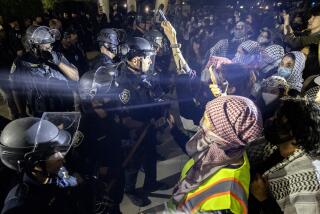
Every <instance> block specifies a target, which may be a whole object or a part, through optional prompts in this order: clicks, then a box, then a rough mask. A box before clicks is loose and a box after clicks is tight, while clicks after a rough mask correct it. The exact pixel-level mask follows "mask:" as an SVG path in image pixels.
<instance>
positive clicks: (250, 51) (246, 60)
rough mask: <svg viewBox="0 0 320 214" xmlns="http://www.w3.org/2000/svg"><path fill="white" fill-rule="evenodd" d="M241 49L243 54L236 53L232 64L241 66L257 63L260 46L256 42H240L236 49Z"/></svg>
mask: <svg viewBox="0 0 320 214" xmlns="http://www.w3.org/2000/svg"><path fill="white" fill-rule="evenodd" d="M239 48H242V50H243V51H244V52H245V53H239V52H237V53H236V55H235V56H234V58H233V59H232V62H233V63H239V64H242V65H250V64H252V63H254V62H257V61H258V60H259V58H260V54H261V50H262V48H261V46H260V45H259V43H258V42H256V41H252V40H247V41H245V42H242V43H241V44H240V45H239V47H238V49H239Z"/></svg>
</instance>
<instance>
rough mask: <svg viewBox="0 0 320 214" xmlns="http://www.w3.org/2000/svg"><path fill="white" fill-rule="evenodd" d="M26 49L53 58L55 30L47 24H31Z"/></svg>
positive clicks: (39, 55) (37, 54)
mask: <svg viewBox="0 0 320 214" xmlns="http://www.w3.org/2000/svg"><path fill="white" fill-rule="evenodd" d="M25 40H26V49H27V50H29V51H31V53H33V54H34V55H35V56H37V57H40V58H43V59H45V60H48V59H51V58H52V56H51V52H52V43H54V42H55V32H54V31H53V30H50V28H48V27H46V26H30V27H29V28H28V29H27V31H26V36H25Z"/></svg>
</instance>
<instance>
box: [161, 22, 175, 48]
mask: <svg viewBox="0 0 320 214" xmlns="http://www.w3.org/2000/svg"><path fill="white" fill-rule="evenodd" d="M161 27H162V28H163V30H164V34H165V35H166V36H167V38H168V40H169V41H170V43H171V44H176V43H177V33H176V30H175V29H174V27H173V26H172V25H171V23H170V22H169V21H163V22H161Z"/></svg>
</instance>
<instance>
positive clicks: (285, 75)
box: [278, 67, 291, 79]
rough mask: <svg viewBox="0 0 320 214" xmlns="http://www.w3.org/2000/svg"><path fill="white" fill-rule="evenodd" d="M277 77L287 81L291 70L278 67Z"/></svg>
mask: <svg viewBox="0 0 320 214" xmlns="http://www.w3.org/2000/svg"><path fill="white" fill-rule="evenodd" d="M278 75H279V76H280V77H283V78H285V79H287V78H288V77H289V76H290V75H291V69H290V68H286V67H279V68H278Z"/></svg>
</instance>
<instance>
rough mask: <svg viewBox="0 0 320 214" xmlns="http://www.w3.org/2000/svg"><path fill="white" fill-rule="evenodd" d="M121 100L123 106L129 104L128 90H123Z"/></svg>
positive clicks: (120, 95)
mask: <svg viewBox="0 0 320 214" xmlns="http://www.w3.org/2000/svg"><path fill="white" fill-rule="evenodd" d="M119 98H120V100H121V102H122V103H123V104H127V103H128V102H129V100H130V91H129V90H128V89H123V91H122V92H121V93H120V94H119Z"/></svg>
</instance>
